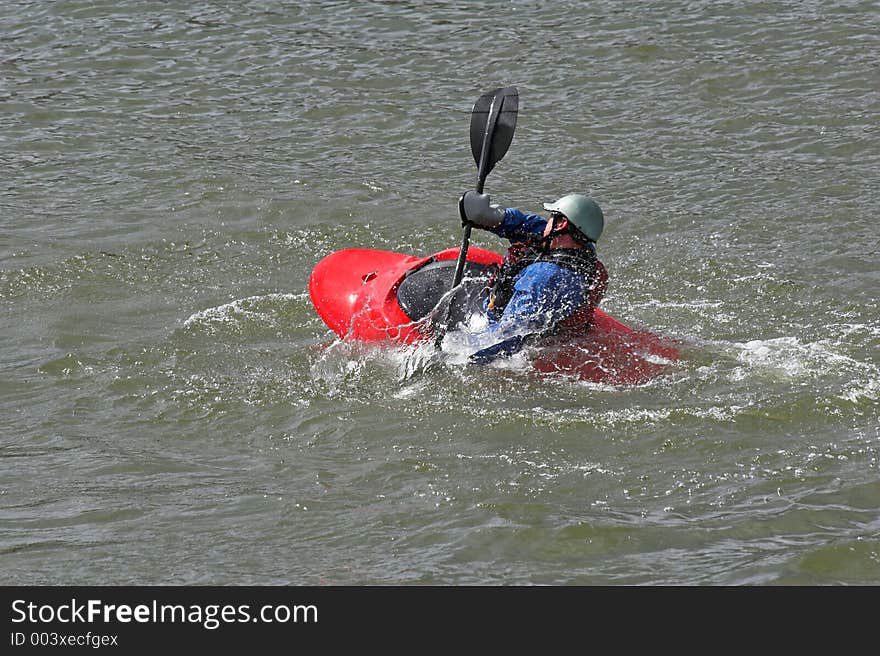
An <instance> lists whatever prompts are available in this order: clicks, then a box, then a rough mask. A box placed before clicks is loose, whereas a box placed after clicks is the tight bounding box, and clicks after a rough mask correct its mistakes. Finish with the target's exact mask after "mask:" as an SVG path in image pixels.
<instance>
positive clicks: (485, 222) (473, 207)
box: [458, 191, 504, 228]
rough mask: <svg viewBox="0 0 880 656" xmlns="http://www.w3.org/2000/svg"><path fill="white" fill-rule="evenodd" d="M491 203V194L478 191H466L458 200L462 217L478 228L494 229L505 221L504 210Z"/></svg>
mask: <svg viewBox="0 0 880 656" xmlns="http://www.w3.org/2000/svg"><path fill="white" fill-rule="evenodd" d="M489 202H490V199H489V194H479V193H477V192H476V191H466V192H464V194H462V196H461V198H459V200H458V204H459V206H460V207H461V215H462V216H463V217H464V218H465V220H467V221H470V222H471V223H472V224H474V225H475V226H477V227H478V228H494V227H495V226H498V225H500V224H501V222H502V221H503V220H504V210H503V209H501V208H500V207H498V206H497V205H490V204H489Z"/></svg>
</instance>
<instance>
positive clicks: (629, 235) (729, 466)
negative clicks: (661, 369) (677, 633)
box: [0, 0, 880, 585]
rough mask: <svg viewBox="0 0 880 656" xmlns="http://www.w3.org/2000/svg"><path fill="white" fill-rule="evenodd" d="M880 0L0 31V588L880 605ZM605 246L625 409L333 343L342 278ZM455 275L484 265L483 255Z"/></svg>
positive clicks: (415, 357) (25, 9)
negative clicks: (504, 112) (503, 145)
mask: <svg viewBox="0 0 880 656" xmlns="http://www.w3.org/2000/svg"><path fill="white" fill-rule="evenodd" d="M878 48H880V5H878V4H877V3H876V2H838V3H821V2H782V3H717V2H688V3H676V2H666V1H663V0H651V1H646V2H639V3H626V4H625V5H624V4H622V3H616V2H593V3H579V2H578V3H575V2H538V1H534V2H526V1H519V0H516V1H513V2H507V3H494V2H492V3H490V2H470V3H460V2H442V1H441V2H432V3H422V2H419V3H407V2H359V3H347V2H339V3H323V2H322V3H318V2H313V3H312V2H296V3H279V2H271V3H270V2H246V3H234V4H226V3H208V2H201V3H196V4H193V3H183V2H162V3H156V2H137V3H136V2H113V3H95V2H69V1H60V2H52V3H44V2H17V3H7V4H5V5H3V7H2V8H0V110H2V122H0V125H2V129H0V146H2V148H0V166H2V170H3V172H4V175H3V176H2V182H0V226H2V230H0V305H2V314H0V328H2V330H0V372H2V374H0V435H2V442H0V444H2V447H0V455H2V460H0V463H2V465H0V553H2V559H3V564H4V566H3V568H2V571H3V574H2V577H0V580H2V582H3V583H7V584H74V583H82V584H125V583H139V584H205V583H216V584H297V585H310V584H327V585H340V584H380V585H386V584H441V585H468V584H490V585H494V584H563V585H566V584H585V585H593V584H649V585H658V584H678V585H706V584H711V585H745V584H768V585H799V584H820V585H826V584H828V585H830V584H852V585H859V584H874V585H876V584H878V583H880V537H878V535H880V482H878V470H880V460H878V452H880V421H878V417H880V389H878V384H880V383H878V381H880V371H878V369H880V364H878V354H880V311H878V296H877V289H878V280H880V268H878V255H880V242H878V237H877V230H876V221H877V216H878V214H880V175H878V171H880V155H878V153H880V132H878V128H877V126H878V125H880V120H878V119H880V69H878V68H877V65H876V54H877V52H878ZM509 84H512V85H516V86H517V87H518V88H519V91H520V115H519V121H518V124H517V132H516V135H515V137H514V141H513V144H512V146H511V149H510V152H509V153H508V155H507V157H506V158H505V159H504V160H503V161H502V162H501V163H500V164H499V165H498V166H497V168H496V169H495V171H493V172H492V173H491V174H490V176H489V178H488V180H487V183H486V189H487V191H488V192H489V193H491V194H492V196H493V199H495V200H496V201H498V202H500V203H502V204H505V205H511V206H519V207H521V208H523V209H526V210H532V211H536V210H538V209H539V208H540V203H541V202H542V201H545V200H549V199H554V198H556V197H558V196H560V195H562V194H564V193H568V192H570V191H582V192H586V193H590V194H592V195H594V196H595V197H596V198H597V199H598V200H599V202H600V203H601V204H602V206H603V209H604V210H605V213H606V217H607V226H606V232H605V234H604V236H603V239H602V242H601V243H600V248H599V251H600V255H601V257H602V259H603V261H604V262H605V264H606V265H607V266H608V268H609V271H610V276H611V284H610V287H609V291H608V295H607V297H606V300H605V302H604V304H603V305H604V308H605V309H606V311H608V312H610V313H611V314H613V315H614V316H616V317H618V318H619V319H621V320H623V321H626V322H627V323H630V324H632V325H636V326H642V327H648V328H650V329H653V330H656V331H658V332H662V333H664V334H667V335H671V336H673V337H675V338H676V339H678V340H679V341H680V342H681V344H682V348H683V351H684V354H685V358H684V360H683V361H682V362H681V363H680V364H679V365H677V366H676V367H675V368H674V369H673V370H672V371H670V372H669V374H668V375H666V376H664V377H662V378H660V379H658V380H656V381H654V382H652V383H650V384H647V385H644V386H636V387H610V386H601V385H590V384H584V383H579V382H576V381H572V380H568V379H564V378H541V377H539V376H536V375H534V374H532V373H530V372H529V371H528V369H527V368H526V367H524V366H517V364H516V363H511V364H508V365H507V366H499V367H493V368H489V369H481V370H480V375H476V374H475V373H474V371H472V370H471V369H470V368H467V367H463V366H461V365H459V364H456V363H454V362H439V363H437V362H434V361H431V360H429V359H427V358H423V357H422V356H421V355H420V354H418V353H415V354H414V353H407V352H401V351H395V350H393V349H376V348H373V347H366V346H363V345H356V344H342V343H339V342H337V341H336V340H335V339H334V338H333V335H332V334H331V333H330V332H329V330H328V329H327V328H326V327H325V326H324V324H323V323H322V322H321V321H320V319H319V318H318V317H317V315H316V314H315V312H314V310H313V308H312V306H311V302H310V300H309V297H308V293H307V281H308V276H309V273H310V271H311V268H312V267H313V266H314V264H315V263H316V262H317V261H318V260H319V259H320V258H321V257H323V256H324V255H326V254H328V253H330V252H332V251H334V250H338V249H341V248H346V247H352V246H357V247H373V248H381V249H387V250H396V251H401V252H407V253H416V254H429V253H432V252H435V251H437V250H440V249H442V248H446V247H449V246H454V245H457V243H458V240H459V237H460V234H459V232H460V230H459V225H458V219H457V198H458V195H459V194H460V193H461V192H463V191H464V190H466V189H469V188H472V187H473V184H474V181H475V176H476V167H475V166H474V163H473V160H472V159H471V155H470V150H469V145H468V136H467V135H468V122H469V112H470V108H471V105H472V104H473V102H474V101H475V100H476V98H477V97H478V96H479V95H480V94H481V93H483V92H484V91H487V90H489V89H492V88H495V87H498V86H505V85H509ZM472 243H474V244H476V245H480V246H484V247H488V248H495V249H500V248H502V246H503V245H502V244H501V243H500V242H499V241H498V240H496V239H495V238H493V237H491V236H490V235H486V234H484V233H483V234H476V233H475V235H474V239H473V241H472Z"/></svg>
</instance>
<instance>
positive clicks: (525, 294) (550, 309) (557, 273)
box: [470, 262, 584, 364]
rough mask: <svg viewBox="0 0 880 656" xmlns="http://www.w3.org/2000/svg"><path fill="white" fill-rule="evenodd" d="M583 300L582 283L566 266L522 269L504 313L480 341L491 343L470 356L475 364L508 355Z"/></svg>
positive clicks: (563, 316)
mask: <svg viewBox="0 0 880 656" xmlns="http://www.w3.org/2000/svg"><path fill="white" fill-rule="evenodd" d="M583 301H584V290H583V282H582V280H581V278H580V276H578V275H577V274H575V273H574V272H573V271H569V270H568V269H564V268H562V267H559V266H556V265H555V264H550V263H548V262H539V263H537V264H532V265H530V266H529V267H527V268H526V269H525V270H524V271H523V275H522V276H520V278H519V279H518V280H517V282H516V285H515V286H514V293H513V296H512V297H511V299H510V302H509V303H508V304H507V307H505V308H504V314H503V315H502V316H501V318H500V319H499V320H498V322H497V323H495V324H492V325H491V326H490V327H489V329H488V330H487V331H486V334H485V337H484V338H483V340H481V341H485V340H486V339H488V340H489V341H491V343H490V344H489V345H488V346H485V347H483V348H481V349H479V350H478V351H476V352H475V353H473V354H472V355H471V356H470V361H471V362H473V363H476V364H488V363H489V362H492V361H493V360H495V359H497V358H499V357H509V356H511V355H513V354H514V353H517V352H518V351H520V350H522V348H523V347H524V346H526V345H527V344H528V343H530V342H531V341H534V340H535V339H538V338H539V337H541V336H543V335H546V334H547V333H549V332H551V331H552V330H553V329H554V328H556V325H557V324H558V323H559V322H560V321H562V320H563V319H565V318H566V317H568V316H570V315H571V314H572V313H574V312H575V311H576V310H577V309H578V307H579V306H580V305H581V303H583Z"/></svg>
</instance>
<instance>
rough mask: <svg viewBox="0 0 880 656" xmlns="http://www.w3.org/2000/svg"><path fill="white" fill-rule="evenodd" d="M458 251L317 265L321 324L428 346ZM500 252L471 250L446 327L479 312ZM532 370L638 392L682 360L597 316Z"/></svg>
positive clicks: (346, 335) (546, 348)
mask: <svg viewBox="0 0 880 656" xmlns="http://www.w3.org/2000/svg"><path fill="white" fill-rule="evenodd" d="M458 253H459V249H458V248H450V249H447V250H445V251H440V252H439V253H435V254H433V255H430V256H427V257H414V256H412V255H405V254H402V253H393V252H388V251H378V250H372V249H365V248H350V249H345V250H341V251H337V252H335V253H332V254H330V255H328V256H327V257H325V258H324V259H323V260H321V261H320V262H318V264H317V265H316V266H315V268H314V270H313V271H312V275H311V278H310V279H309V295H310V296H311V299H312V303H313V304H314V306H315V309H316V310H317V312H318V315H319V316H320V317H321V319H323V320H324V323H326V324H327V325H328V326H329V327H330V329H331V330H333V332H334V333H336V334H337V335H338V336H339V337H340V338H342V339H345V340H352V339H353V340H361V341H366V342H382V341H388V342H396V343H400V344H417V343H420V342H425V341H427V340H429V339H431V337H432V335H431V332H430V330H429V329H430V322H429V319H430V317H431V315H432V311H433V310H434V309H435V308H436V307H437V304H438V302H439V301H440V299H441V298H442V297H443V296H444V294H446V293H447V292H448V290H449V288H450V285H451V282H452V277H453V270H454V268H455V264H456V258H457V257H458ZM501 260H502V258H501V256H500V255H499V254H498V253H494V252H492V251H488V250H485V249H482V248H476V247H471V248H469V249H468V251H467V261H466V263H465V270H464V278H465V279H464V282H463V283H462V285H461V287H460V291H459V292H458V293H457V294H456V296H455V298H454V299H453V300H452V311H451V313H450V323H449V325H455V323H457V322H458V321H460V320H463V319H464V318H465V317H466V316H467V315H468V314H469V313H471V312H479V311H480V310H481V303H482V297H481V291H482V290H483V288H484V283H485V280H486V277H487V276H488V275H489V269H490V267H492V266H493V265H499V266H500V264H501ZM529 353H530V359H531V363H532V366H533V367H534V369H535V370H537V371H539V372H543V373H561V374H565V375H569V376H574V377H576V378H579V379H581V380H586V381H591V382H597V383H609V384H613V385H621V384H624V385H626V384H629V385H633V384H635V385H638V384H643V383H646V382H648V381H649V380H651V379H652V378H654V377H656V376H658V375H660V374H662V373H664V372H665V371H667V370H668V368H669V367H670V366H671V365H672V364H674V363H675V362H676V361H677V360H678V357H679V351H678V348H677V347H676V345H675V344H674V342H673V341H672V340H670V339H668V338H665V337H662V336H660V335H657V334H654V333H651V332H648V331H642V330H635V329H633V328H631V327H629V326H627V325H626V324H624V323H622V322H620V321H618V320H617V319H615V318H614V317H612V316H610V315H609V314H606V313H605V312H602V311H601V310H598V309H597V310H596V311H595V314H594V317H593V324H592V326H591V327H590V328H589V329H588V330H585V332H584V334H583V335H582V336H578V337H576V338H575V339H574V341H572V340H571V339H569V340H567V341H566V342H565V343H560V342H559V340H555V339H554V338H548V340H547V341H546V342H545V343H542V344H541V345H540V346H538V347H537V348H535V349H531V350H530V351H529Z"/></svg>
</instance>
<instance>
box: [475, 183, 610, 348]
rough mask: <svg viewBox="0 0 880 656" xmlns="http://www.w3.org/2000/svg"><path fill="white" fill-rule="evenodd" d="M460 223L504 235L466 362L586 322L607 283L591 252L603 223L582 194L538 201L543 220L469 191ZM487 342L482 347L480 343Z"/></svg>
mask: <svg viewBox="0 0 880 656" xmlns="http://www.w3.org/2000/svg"><path fill="white" fill-rule="evenodd" d="M459 203H460V205H461V215H462V217H463V220H464V221H467V222H470V223H471V224H472V225H473V226H474V227H476V228H482V229H483V230H488V231H489V232H492V233H494V234H496V235H498V236H499V237H502V238H505V239H508V240H510V242H511V246H510V249H509V250H508V253H507V255H506V257H505V258H504V262H503V264H502V266H501V269H500V270H499V271H498V272H497V273H496V274H495V275H494V276H493V277H492V279H490V281H489V284H488V295H487V298H486V301H485V303H484V309H485V310H486V317H487V319H488V324H487V327H486V329H485V330H483V331H481V332H479V333H476V334H475V335H474V336H473V337H474V339H473V340H472V343H473V344H474V345H475V346H479V348H478V350H477V351H476V352H475V353H474V354H473V355H471V356H470V359H471V361H472V362H476V363H479V364H485V363H488V362H491V361H492V360H494V359H495V358H497V357H499V356H509V355H512V354H513V353H516V352H517V351H519V350H520V349H521V348H522V347H523V346H524V345H525V344H526V343H528V342H529V341H530V340H532V339H535V338H537V337H543V336H547V335H550V334H560V333H564V332H565V331H566V330H573V329H575V328H576V329H577V331H578V332H579V333H581V334H582V333H583V331H584V330H585V328H588V327H589V324H590V322H591V321H592V317H593V310H595V308H596V306H597V305H598V303H599V301H600V300H601V299H602V296H603V294H604V293H605V288H606V286H607V280H608V275H607V273H606V271H605V267H604V266H603V265H602V263H601V262H600V261H599V260H598V258H597V256H596V241H598V239H599V237H600V235H601V234H602V230H603V228H604V225H605V219H604V216H603V214H602V209H601V208H600V207H599V205H598V204H597V203H596V202H595V201H594V200H593V199H592V198H589V197H588V196H584V195H582V194H568V195H566V196H563V197H562V198H560V199H559V200H557V201H556V202H555V203H544V209H545V210H547V211H549V212H550V218H549V220H548V219H546V218H544V217H542V216H539V215H537V214H526V213H525V212H522V211H521V210H519V209H517V208H513V207H510V208H507V209H503V208H501V207H499V206H498V205H493V204H491V199H490V198H489V196H488V194H481V193H478V192H476V191H468V192H466V193H465V194H464V195H462V197H461V199H460V200H459ZM486 343H488V345H485V344H486Z"/></svg>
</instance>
